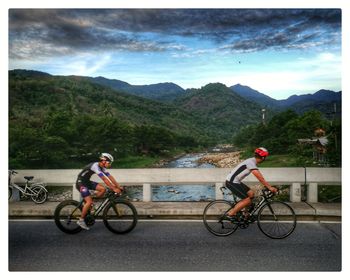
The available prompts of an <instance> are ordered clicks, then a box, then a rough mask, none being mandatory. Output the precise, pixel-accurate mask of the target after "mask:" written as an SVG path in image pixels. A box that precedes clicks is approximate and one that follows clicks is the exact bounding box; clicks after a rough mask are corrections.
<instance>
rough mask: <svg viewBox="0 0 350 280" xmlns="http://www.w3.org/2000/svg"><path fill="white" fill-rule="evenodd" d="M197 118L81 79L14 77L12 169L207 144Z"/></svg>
mask: <svg viewBox="0 0 350 280" xmlns="http://www.w3.org/2000/svg"><path fill="white" fill-rule="evenodd" d="M209 140H210V139H209V137H208V136H207V134H206V132H205V127H201V126H200V125H199V124H198V123H197V122H196V117H194V116H192V115H191V114H190V113H189V112H185V111H184V110H181V109H179V108H176V107H175V106H172V105H166V104H163V103H159V102H156V101H151V100H148V99H144V98H139V97H136V96H132V95H128V94H125V93H120V92H117V91H114V90H112V89H111V88H108V87H104V86H101V85H98V84H94V83H91V82H89V81H87V80H86V79H84V78H80V77H59V76H51V75H48V74H46V73H41V72H35V71H10V72H9V159H10V167H12V168H23V167H27V168H28V167H32V168H34V167H52V168H65V167H69V166H71V163H72V162H74V161H77V162H79V161H80V160H81V161H83V162H86V161H87V160H89V159H90V158H91V159H95V158H96V154H97V153H98V152H101V151H109V152H113V153H114V154H115V155H116V156H119V157H123V156H126V155H130V154H138V155H140V154H160V153H162V152H164V151H167V150H171V149H174V148H182V149H185V148H187V147H190V148H191V147H197V146H200V145H208V141H209Z"/></svg>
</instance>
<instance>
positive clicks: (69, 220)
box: [54, 200, 82, 234]
mask: <svg viewBox="0 0 350 280" xmlns="http://www.w3.org/2000/svg"><path fill="white" fill-rule="evenodd" d="M81 210H82V205H81V203H79V202H78V201H75V200H66V201H62V202H61V203H60V204H58V205H57V207H56V210H55V214H54V216H55V224H56V226H57V227H58V228H59V229H60V230H62V231H63V232H65V233H70V234H74V233H78V232H80V231H81V230H82V228H81V227H80V226H79V225H78V224H77V221H78V220H79V218H80V216H81Z"/></svg>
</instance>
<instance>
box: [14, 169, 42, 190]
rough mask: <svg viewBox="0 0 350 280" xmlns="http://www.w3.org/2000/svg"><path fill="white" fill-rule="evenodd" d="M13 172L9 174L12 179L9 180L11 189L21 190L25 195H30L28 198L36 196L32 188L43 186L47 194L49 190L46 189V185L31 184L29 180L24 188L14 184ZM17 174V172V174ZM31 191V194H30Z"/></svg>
mask: <svg viewBox="0 0 350 280" xmlns="http://www.w3.org/2000/svg"><path fill="white" fill-rule="evenodd" d="M12 172H14V171H10V173H9V176H10V179H9V187H11V188H15V189H17V190H19V191H20V192H21V193H22V194H23V195H28V196H33V195H36V193H34V192H33V190H32V188H33V187H35V186H41V187H43V188H44V190H45V191H46V192H47V189H46V188H45V185H44V184H43V183H33V184H30V183H29V180H26V183H25V185H24V188H23V187H21V186H19V185H17V184H16V183H14V182H12V174H13V173H12ZM16 173H17V172H15V174H16ZM28 191H29V192H28Z"/></svg>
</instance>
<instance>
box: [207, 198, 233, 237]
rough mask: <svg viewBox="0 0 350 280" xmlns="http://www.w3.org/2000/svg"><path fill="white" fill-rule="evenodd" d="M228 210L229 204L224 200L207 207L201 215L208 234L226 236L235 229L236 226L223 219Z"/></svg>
mask: <svg viewBox="0 0 350 280" xmlns="http://www.w3.org/2000/svg"><path fill="white" fill-rule="evenodd" d="M229 209H231V203H230V202H228V201H225V200H216V201H213V202H211V203H209V204H208V205H207V207H206V208H205V209H204V213H203V222H204V225H205V227H206V228H207V229H208V230H209V232H211V233H212V234H214V235H217V236H227V235H230V234H232V233H233V232H234V231H235V230H236V229H237V227H238V226H237V225H236V224H233V223H231V222H230V221H228V220H224V219H223V217H224V215H225V214H226V213H227V211H228V210H229Z"/></svg>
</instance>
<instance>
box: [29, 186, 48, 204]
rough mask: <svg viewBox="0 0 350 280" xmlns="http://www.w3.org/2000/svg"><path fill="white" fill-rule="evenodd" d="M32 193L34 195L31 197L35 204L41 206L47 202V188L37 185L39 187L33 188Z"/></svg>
mask: <svg viewBox="0 0 350 280" xmlns="http://www.w3.org/2000/svg"><path fill="white" fill-rule="evenodd" d="M32 192H33V193H34V194H33V195H32V196H31V199H32V200H33V201H34V202H35V203H37V204H41V203H44V202H45V201H46V200H47V191H46V190H45V188H44V187H43V186H41V185H37V186H34V187H32Z"/></svg>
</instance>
